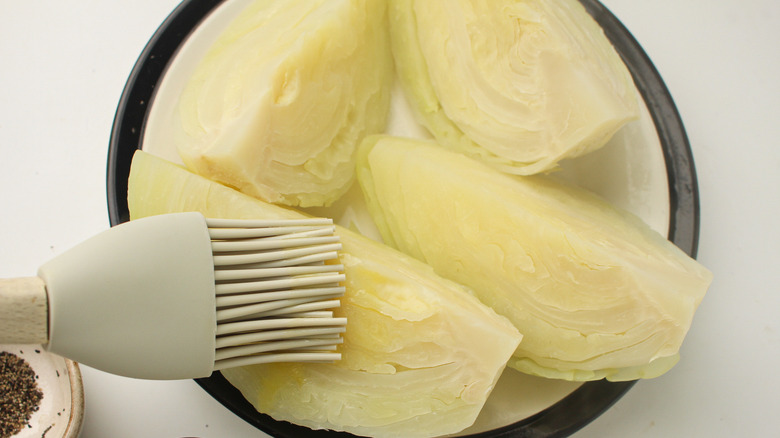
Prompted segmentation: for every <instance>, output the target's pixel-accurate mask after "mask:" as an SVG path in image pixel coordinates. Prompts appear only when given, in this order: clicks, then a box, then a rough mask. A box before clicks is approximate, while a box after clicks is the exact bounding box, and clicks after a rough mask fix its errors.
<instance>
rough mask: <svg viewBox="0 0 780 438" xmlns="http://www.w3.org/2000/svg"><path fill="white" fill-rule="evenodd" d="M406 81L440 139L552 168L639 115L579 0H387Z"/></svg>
mask: <svg viewBox="0 0 780 438" xmlns="http://www.w3.org/2000/svg"><path fill="white" fill-rule="evenodd" d="M388 4H389V5H390V6H389V11H390V12H389V16H390V33H391V41H392V49H393V55H394V57H395V62H396V69H397V71H398V75H399V77H400V82H401V84H402V86H403V88H404V90H405V91H406V95H407V97H408V98H409V100H410V101H411V104H412V107H413V108H414V110H415V112H416V115H417V117H418V118H419V120H420V122H421V123H422V124H423V125H424V126H425V127H426V128H427V129H428V130H429V131H430V132H431V133H432V134H433V135H434V136H435V137H436V139H437V140H438V141H439V143H440V144H442V145H444V146H447V147H450V148H453V149H455V150H458V151H460V152H462V153H465V154H467V155H470V156H472V157H476V158H479V159H481V160H484V161H485V162H487V163H489V164H491V165H493V166H496V167H498V168H500V169H501V170H502V171H504V172H508V173H513V174H524V175H526V174H533V173H539V172H544V171H548V170H551V169H553V168H555V167H556V165H557V163H558V162H559V161H561V160H562V159H564V158H569V157H576V156H579V155H582V154H585V153H587V152H590V151H593V150H596V149H597V148H600V147H601V146H603V145H604V144H605V143H606V142H607V141H608V140H609V139H610V138H611V137H612V135H613V134H614V133H615V132H616V131H617V130H618V129H619V128H620V127H622V126H623V125H624V124H625V123H627V122H628V121H630V120H633V119H636V118H637V117H638V116H639V112H638V101H637V96H636V95H637V93H636V88H635V87H634V83H633V80H632V79H631V75H630V73H629V72H628V69H627V68H626V66H625V65H624V63H623V61H622V60H621V59H620V56H619V55H618V54H617V52H616V51H615V49H614V47H613V46H612V45H611V43H610V42H609V40H608V39H607V38H606V36H605V35H604V33H603V31H602V29H601V28H600V27H599V25H598V24H597V23H596V22H595V21H594V20H593V18H592V17H591V16H590V15H589V14H588V13H587V11H586V10H585V9H584V7H583V6H582V5H581V4H580V2H579V1H577V0H495V1H493V0H491V1H487V0H455V1H445V0H389V3H388Z"/></svg>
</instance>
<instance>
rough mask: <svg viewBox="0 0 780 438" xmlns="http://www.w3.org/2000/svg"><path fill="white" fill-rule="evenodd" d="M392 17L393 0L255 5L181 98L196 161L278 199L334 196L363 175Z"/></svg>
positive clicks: (375, 126) (221, 177) (381, 100)
mask: <svg viewBox="0 0 780 438" xmlns="http://www.w3.org/2000/svg"><path fill="white" fill-rule="evenodd" d="M386 20H387V17H386V5H385V3H384V0H285V1H276V2H272V1H267V0H261V1H255V2H253V3H252V4H250V6H249V7H248V8H247V9H245V10H244V11H242V13H241V14H240V15H239V16H238V17H237V18H236V19H235V21H233V22H232V23H231V24H230V25H229V26H228V27H227V28H226V29H225V30H224V32H223V33H222V34H221V35H220V36H219V38H218V40H217V41H216V42H215V43H214V45H213V46H212V47H211V48H210V50H209V51H208V52H207V54H206V55H205V57H204V59H203V60H202V61H201V62H200V64H199V66H198V67H197V68H196V70H195V71H194V73H193V74H192V76H191V79H190V80H189V82H188V83H187V85H186V87H185V89H184V91H183V93H182V95H181V98H180V101H179V114H180V119H181V126H179V127H175V129H177V131H178V132H177V140H176V141H177V148H178V151H179V154H180V156H181V158H182V160H183V161H184V163H185V164H186V165H187V167H188V168H189V169H191V170H193V171H194V172H196V173H198V174H200V175H203V176H206V177H208V178H210V179H212V180H216V181H219V182H221V183H223V184H226V185H229V186H231V187H235V188H237V189H239V190H241V191H243V192H245V193H248V194H250V195H253V196H256V197H260V198H262V199H264V200H266V201H268V202H274V203H283V204H287V205H300V206H315V205H327V204H329V203H331V202H333V201H334V200H335V199H337V198H338V197H339V196H341V195H342V194H343V193H344V192H346V190H347V189H348V188H349V186H350V184H351V183H352V182H353V180H354V161H353V156H354V150H355V147H356V146H357V144H358V142H359V141H360V140H361V139H362V137H363V136H364V135H366V134H370V133H377V132H381V131H382V130H383V129H384V127H385V123H386V118H387V114H388V111H389V94H390V90H389V88H390V85H391V81H392V78H393V67H392V55H391V54H390V47H389V37H388V34H387V25H386Z"/></svg>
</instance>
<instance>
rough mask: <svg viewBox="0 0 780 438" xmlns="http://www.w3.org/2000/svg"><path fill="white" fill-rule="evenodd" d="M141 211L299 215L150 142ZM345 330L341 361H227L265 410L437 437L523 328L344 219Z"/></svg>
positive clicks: (359, 428)
mask: <svg viewBox="0 0 780 438" xmlns="http://www.w3.org/2000/svg"><path fill="white" fill-rule="evenodd" d="M128 204H129V208H130V214H131V217H132V218H133V219H135V218H140V217H144V216H150V215H155V214H163V213H171V212H179V211H199V212H201V213H203V214H204V215H206V216H207V217H217V218H218V217H225V218H239V219H240V218H264V219H293V218H301V217H303V216H302V215H301V213H298V212H296V211H293V210H290V209H285V208H282V207H279V206H275V205H271V204H268V203H265V202H262V201H259V200H256V199H253V198H251V197H249V196H247V195H244V194H242V193H239V192H237V191H235V190H233V189H231V188H228V187H225V186H222V185H220V184H217V183H215V182H212V181H209V180H207V179H205V178H202V177H200V176H197V175H195V174H192V173H190V172H189V171H187V170H185V169H183V168H181V167H178V166H176V165H174V164H172V163H170V162H167V161H165V160H162V159H160V158H156V157H154V156H152V155H149V154H146V153H144V152H140V151H139V152H136V154H135V157H134V159H133V163H132V167H131V173H130V179H129V192H128ZM337 234H338V235H339V236H340V238H341V242H342V245H343V250H342V251H340V259H341V262H342V263H343V264H344V269H345V275H346V278H347V280H346V283H345V286H346V294H345V296H344V297H343V298H342V303H341V308H340V310H339V315H341V316H346V317H347V321H348V322H347V331H346V333H345V334H344V343H343V344H342V345H340V348H339V351H340V352H341V354H342V360H340V361H339V362H336V363H333V364H322V363H320V364H312V363H308V364H302V363H297V364H295V363H283V364H265V365H254V366H248V367H243V368H234V369H228V370H223V371H222V374H223V375H224V376H225V377H226V378H227V379H228V380H229V381H230V382H231V383H232V384H233V385H234V386H236V387H237V388H238V389H239V390H240V391H241V392H242V393H243V395H244V396H245V397H246V398H247V400H249V402H251V403H252V404H253V405H254V406H255V407H256V408H257V410H258V411H260V412H262V413H265V414H268V415H270V416H271V417H273V418H275V419H277V420H283V421H289V422H292V423H295V424H299V425H303V426H307V427H310V428H313V429H333V430H340V431H347V432H351V433H353V434H357V435H365V436H372V437H399V438H400V437H404V438H413V437H432V436H440V435H445V434H450V433H455V432H458V431H460V430H462V429H464V428H466V427H468V426H470V425H471V424H472V423H473V422H474V420H475V419H476V417H477V414H478V413H479V412H480V410H481V409H482V406H483V405H484V403H485V401H486V399H487V397H488V395H489V394H490V392H491V391H492V389H493V387H494V385H495V383H496V381H497V379H498V377H499V376H500V374H501V372H502V371H503V369H504V368H505V366H506V362H507V360H509V358H510V357H511V356H512V353H513V352H514V350H515V349H516V347H517V345H518V343H519V342H520V340H521V338H522V336H521V335H520V334H519V333H518V331H517V329H515V327H514V326H513V325H512V324H511V323H510V322H509V321H508V320H506V318H504V317H501V316H499V315H497V314H496V313H495V312H494V311H493V310H491V309H490V308H488V307H487V306H485V305H484V304H482V303H481V302H480V301H479V300H478V299H477V298H476V297H474V296H473V295H472V293H471V292H470V291H469V290H468V289H466V288H465V287H463V286H462V285H459V284H457V283H454V282H452V281H449V280H445V279H443V278H441V277H439V276H438V275H436V274H435V273H434V272H433V270H432V269H431V268H430V267H429V266H427V265H425V264H423V263H422V262H419V261H418V260H415V259H413V258H411V257H409V256H407V255H405V254H402V253H400V252H398V251H396V250H394V249H391V248H389V247H387V246H385V245H383V244H380V243H377V242H375V241H373V240H370V239H368V238H365V237H363V236H360V235H358V234H356V233H353V232H351V231H348V230H346V229H344V228H341V227H338V229H337Z"/></svg>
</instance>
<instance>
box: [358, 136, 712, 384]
mask: <svg viewBox="0 0 780 438" xmlns="http://www.w3.org/2000/svg"><path fill="white" fill-rule="evenodd" d="M358 166H359V167H358V180H359V182H360V185H361V187H362V189H363V190H364V193H365V195H366V198H367V203H368V206H369V210H370V211H371V214H372V216H373V217H374V218H375V221H376V223H377V227H378V228H379V230H380V232H381V234H382V236H383V238H384V240H385V242H386V243H387V244H389V245H391V246H394V247H396V248H398V249H400V250H401V251H403V252H406V253H407V254H410V255H412V256H414V257H415V258H418V259H420V260H422V261H425V262H426V263H428V264H429V265H431V266H432V267H433V268H434V270H435V271H436V272H437V273H438V274H439V275H441V276H443V277H445V278H449V279H451V280H454V281H457V282H460V283H462V284H464V285H466V286H468V287H471V288H472V289H473V290H474V291H475V293H476V294H477V296H478V297H479V298H480V299H481V300H482V301H483V302H484V303H485V304H487V305H489V306H491V307H492V308H493V309H495V310H496V312H498V313H500V314H502V315H504V316H506V317H507V318H508V319H509V320H510V321H512V322H513V323H514V324H515V326H516V327H517V328H518V330H519V331H520V332H521V333H522V334H523V336H524V338H523V342H522V343H521V344H520V346H519V347H518V349H517V351H516V352H515V355H514V357H513V359H512V360H510V362H509V366H510V367H513V368H515V369H517V370H519V371H522V372H525V373H529V374H535V375H539V376H544V377H550V378H560V379H568V380H578V381H585V380H594V379H601V378H607V379H609V380H616V381H617V380H633V379H638V378H650V377H655V376H658V375H660V374H662V373H664V372H666V371H667V370H668V369H670V368H671V367H672V366H673V365H674V364H675V363H676V362H677V360H678V352H679V349H680V345H681V343H682V342H683V338H684V337H685V335H686V333H687V331H688V329H689V327H690V325H691V323H692V318H693V316H694V312H695V310H696V308H697V306H698V305H699V303H700V302H701V300H702V298H703V296H704V294H705V292H706V290H707V288H708V287H709V284H710V282H711V279H712V275H711V273H710V272H709V271H708V270H707V269H706V268H704V267H703V266H701V265H700V264H699V263H698V262H696V261H695V260H693V259H692V258H690V257H689V256H688V255H686V254H685V253H684V252H683V251H681V250H680V249H678V248H677V247H676V246H674V245H673V244H672V243H671V242H669V241H668V240H666V239H665V238H664V237H663V236H661V235H660V234H658V233H657V232H655V231H653V230H652V229H650V228H649V227H648V226H647V225H645V224H644V223H643V222H642V221H641V220H640V219H639V218H637V217H636V216H633V215H631V214H629V213H627V212H622V211H619V210H617V209H615V208H613V207H612V206H610V205H609V204H608V203H607V202H605V201H603V200H602V199H601V198H597V197H596V196H595V195H593V194H590V193H588V192H585V191H583V190H580V189H577V188H574V187H569V186H565V185H561V184H560V183H556V182H554V181H553V180H552V179H551V178H550V177H548V176H540V175H536V176H516V175H507V174H503V173H501V172H498V171H496V170H495V169H493V168H491V167H490V166H487V165H485V164H484V163H480V162H478V161H477V160H473V159H471V158H468V157H466V156H464V155H462V154H459V153H456V152H452V151H449V150H447V149H445V148H442V147H440V146H438V145H436V144H435V143H434V142H432V141H425V140H413V139H403V138H396V137H389V136H372V137H369V138H367V139H366V140H365V141H364V143H363V145H362V146H361V149H360V151H359V158H358Z"/></svg>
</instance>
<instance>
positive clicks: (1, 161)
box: [0, 0, 780, 438]
mask: <svg viewBox="0 0 780 438" xmlns="http://www.w3.org/2000/svg"><path fill="white" fill-rule="evenodd" d="M177 3H178V2H177V0H132V1H130V0H114V1H98V0H70V1H48V0H47V1H44V0H25V1H10V0H0V205H2V215H0V242H2V243H1V244H0V248H2V250H1V252H0V277H15V276H26V275H33V274H35V272H36V270H37V268H38V266H39V265H40V264H41V263H42V262H44V261H46V260H48V259H49V258H51V257H52V256H54V255H56V254H59V253H61V252H63V251H64V250H66V249H68V248H70V247H71V246H73V245H75V244H76V243H78V242H80V241H81V240H83V239H85V238H87V237H89V236H91V235H93V234H96V233H98V232H100V231H102V230H104V229H107V228H108V226H109V223H108V215H107V208H106V183H105V181H106V151H107V146H108V140H109V134H110V130H111V124H112V120H113V116H114V111H115V108H116V105H117V102H118V101H119V96H120V94H121V92H122V89H123V87H124V85H125V81H126V79H127V77H128V74H129V73H130V70H131V69H132V67H133V64H134V63H135V61H136V59H137V57H138V55H139V54H140V52H141V50H142V49H143V47H144V45H145V44H146V42H147V40H148V39H149V37H150V36H151V35H152V34H153V33H154V31H155V29H156V28H157V26H158V25H159V24H160V23H161V22H162V21H163V19H164V18H165V17H166V16H167V14H168V13H169V12H170V11H171V10H173V8H174V7H175V6H176V4H177ZM604 3H605V4H606V5H607V6H608V7H609V8H610V9H611V10H612V11H613V13H615V15H617V16H618V18H620V19H621V21H622V22H623V23H624V24H625V25H626V26H627V27H628V28H629V29H630V30H631V31H632V33H633V34H634V36H635V37H636V38H637V39H638V40H639V42H640V43H641V44H642V46H643V47H644V49H645V50H646V51H647V53H648V54H649V56H650V57H651V58H652V59H653V61H654V63H655V65H656V67H657V68H658V70H659V71H660V72H661V74H662V76H663V77H664V79H665V82H666V84H667V86H668V88H669V89H670V91H671V93H672V95H673V96H674V99H675V101H676V103H677V105H678V108H679V110H680V113H681V115H682V117H683V120H684V122H685V125H686V129H687V133H688V136H689V138H690V141H691V144H692V148H693V153H694V157H695V163H696V167H697V171H698V181H699V186H700V192H701V210H702V218H701V238H700V243H699V260H700V261H701V262H702V263H703V264H704V265H706V266H707V267H709V268H710V269H711V270H712V271H713V272H714V274H715V280H714V283H713V285H712V287H711V288H710V290H709V292H708V295H707V296H706V297H705V299H704V302H703V303H702V305H701V307H700V308H699V311H698V313H697V316H696V318H695V320H694V324H693V327H692V329H691V331H690V333H689V335H688V338H687V339H686V343H685V345H684V346H683V348H682V360H681V362H680V363H679V364H678V365H677V366H676V367H675V368H674V369H673V370H671V371H670V372H668V373H667V374H665V375H664V376H662V377H660V378H657V379H654V380H651V381H643V382H640V383H638V384H637V385H636V386H635V387H634V388H633V389H632V390H631V391H630V392H629V393H628V395H626V396H625V397H624V398H623V399H621V400H620V401H619V402H618V403H617V404H616V405H615V406H614V407H613V408H612V409H610V410H609V411H608V412H607V413H606V414H604V415H603V416H601V417H600V418H598V419H597V420H595V421H594V422H593V423H591V424H590V425H589V426H587V427H586V428H584V429H583V430H582V431H580V432H578V433H577V434H576V435H575V436H576V437H578V438H588V437H627V436H631V437H732V436H745V437H754V436H755V437H759V436H761V437H764V436H778V434H780V431H779V429H780V415H778V410H777V405H776V400H777V396H778V394H780V371H778V370H780V324H779V323H778V321H779V320H780V318H778V313H780V312H779V311H780V281H779V280H780V276H779V275H778V272H779V271H780V266H778V259H780V257H778V256H780V231H778V217H780V207H778V205H780V201H779V199H780V196H779V195H780V110H779V109H778V101H780V86H778V83H780V81H779V80H778V75H779V74H780V2H777V1H776V0H746V1H726V0H604ZM82 373H83V378H84V386H85V392H86V417H85V422H84V427H83V430H82V435H81V436H82V437H83V438H98V437H106V436H111V437H114V438H121V437H183V436H200V437H235V438H240V437H258V436H261V437H262V436H266V435H264V434H263V433H261V432H259V431H257V430H256V429H254V428H252V427H250V426H249V425H248V424H246V423H244V422H243V421H242V420H240V419H239V418H238V417H235V416H234V415H233V414H232V413H230V412H229V411H228V410H227V409H225V408H224V407H222V405H220V404H218V403H217V402H216V401H214V400H213V399H211V398H210V397H209V396H208V395H207V394H206V393H205V392H204V391H202V390H201V389H200V387H198V386H197V385H196V384H195V383H194V382H193V381H178V382H148V381H141V380H133V379H126V378H120V377H115V376H112V375H109V374H106V373H103V372H100V371H97V370H94V369H91V368H88V367H84V366H83V367H82Z"/></svg>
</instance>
